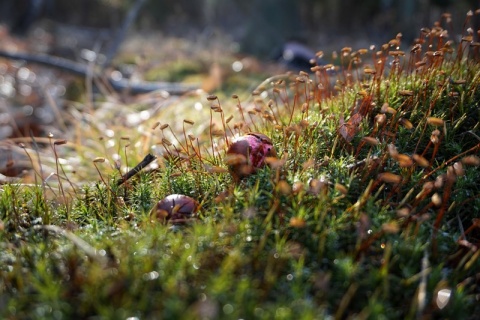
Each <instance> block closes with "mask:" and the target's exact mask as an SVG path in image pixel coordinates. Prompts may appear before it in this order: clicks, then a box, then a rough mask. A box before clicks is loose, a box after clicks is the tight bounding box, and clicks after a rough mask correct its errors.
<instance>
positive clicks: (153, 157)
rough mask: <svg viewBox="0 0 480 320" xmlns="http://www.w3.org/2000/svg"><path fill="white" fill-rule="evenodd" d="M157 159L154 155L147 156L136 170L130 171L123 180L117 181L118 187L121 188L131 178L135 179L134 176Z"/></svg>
mask: <svg viewBox="0 0 480 320" xmlns="http://www.w3.org/2000/svg"><path fill="white" fill-rule="evenodd" d="M155 159H157V157H155V156H154V155H152V154H150V153H149V154H147V155H146V156H145V158H143V160H142V161H141V162H140V163H139V164H137V165H136V166H135V168H133V169H132V170H130V171H128V172H127V173H126V174H125V175H124V176H123V177H122V179H120V180H118V181H117V185H118V186H120V185H122V184H123V183H125V181H127V180H128V179H130V178H131V177H133V176H134V175H136V174H137V173H138V172H139V171H140V170H142V169H143V168H145V167H146V166H148V165H149V164H150V163H151V162H152V161H153V160H155Z"/></svg>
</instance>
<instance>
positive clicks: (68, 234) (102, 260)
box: [34, 225, 107, 264]
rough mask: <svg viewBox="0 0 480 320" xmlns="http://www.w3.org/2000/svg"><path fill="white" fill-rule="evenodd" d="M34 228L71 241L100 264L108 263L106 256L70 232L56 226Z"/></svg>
mask: <svg viewBox="0 0 480 320" xmlns="http://www.w3.org/2000/svg"><path fill="white" fill-rule="evenodd" d="M34 228H39V229H44V230H47V231H51V232H54V233H57V234H60V235H62V236H64V237H65V238H67V239H68V240H70V241H71V242H72V243H73V244H74V245H76V246H77V247H78V248H79V249H81V250H82V251H83V252H85V254H86V255H87V256H88V257H89V258H91V259H92V260H95V261H97V262H99V263H100V264H105V263H106V262H107V258H106V257H105V256H102V255H100V254H98V252H97V250H96V249H95V248H94V247H92V246H91V245H90V244H89V243H88V242H86V241H85V240H83V239H81V238H79V237H77V236H76V235H75V234H73V233H72V232H70V231H68V230H65V229H62V228H60V227H58V226H55V225H42V226H35V227H34Z"/></svg>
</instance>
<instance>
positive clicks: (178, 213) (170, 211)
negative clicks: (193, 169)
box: [150, 194, 199, 223]
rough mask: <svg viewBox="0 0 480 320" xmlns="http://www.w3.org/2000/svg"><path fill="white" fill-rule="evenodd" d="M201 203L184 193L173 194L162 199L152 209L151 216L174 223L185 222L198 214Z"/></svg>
mask: <svg viewBox="0 0 480 320" xmlns="http://www.w3.org/2000/svg"><path fill="white" fill-rule="evenodd" d="M198 209H199V204H198V202H197V201H196V200H194V199H192V198H190V197H188V196H185V195H183V194H171V195H169V196H167V197H165V198H163V199H162V200H160V201H159V202H158V203H157V204H156V205H155V206H154V207H153V209H152V210H151V211H150V217H155V218H156V219H158V220H160V221H162V222H167V221H170V222H172V223H183V222H186V220H188V219H190V218H195V217H196V216H197V213H198Z"/></svg>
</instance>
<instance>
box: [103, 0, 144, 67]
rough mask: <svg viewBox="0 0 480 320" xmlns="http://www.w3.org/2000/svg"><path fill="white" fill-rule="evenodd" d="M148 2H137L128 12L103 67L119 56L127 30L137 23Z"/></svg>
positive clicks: (141, 0) (106, 55)
mask: <svg viewBox="0 0 480 320" xmlns="http://www.w3.org/2000/svg"><path fill="white" fill-rule="evenodd" d="M145 2H146V0H137V1H135V3H134V4H133V6H132V7H131V8H130V10H128V13H127V16H126V17H125V19H124V20H123V23H122V25H121V27H120V28H119V29H118V30H117V33H116V35H115V37H114V39H113V42H112V44H111V45H110V46H109V48H108V50H107V53H106V54H105V58H106V59H105V62H104V63H103V65H102V67H103V68H105V67H108V66H110V64H111V63H112V60H113V58H114V57H115V56H116V55H117V52H118V49H119V48H120V45H121V44H122V42H123V40H124V39H125V35H126V34H127V30H128V28H129V27H130V25H131V24H132V23H133V21H135V19H136V17H137V16H138V13H139V12H140V9H141V8H142V7H143V5H144V4H145Z"/></svg>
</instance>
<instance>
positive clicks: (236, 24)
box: [0, 0, 480, 58]
mask: <svg viewBox="0 0 480 320" xmlns="http://www.w3.org/2000/svg"><path fill="white" fill-rule="evenodd" d="M135 4H139V7H140V9H139V11H138V12H137V16H136V17H135V19H134V22H133V25H132V29H130V30H135V31H137V32H140V33H150V32H161V33H162V34H163V35H166V36H175V37H183V38H190V39H192V38H198V37H201V38H202V39H208V38H209V37H212V36H213V35H215V34H217V33H222V34H225V35H227V36H228V37H229V38H230V39H231V40H232V41H233V42H234V43H235V44H236V45H237V46H238V50H239V51H240V52H243V53H247V54H253V55H255V56H258V57H261V58H272V57H275V55H276V54H277V52H278V50H280V48H281V47H282V46H283V44H284V43H285V42H287V41H292V40H295V41H299V42H302V43H304V44H306V45H308V46H309V47H313V48H319V47H322V48H324V47H328V46H329V45H330V44H331V43H332V42H334V43H335V46H336V47H338V46H341V45H342V44H344V43H348V44H349V46H353V45H354V44H355V43H356V42H359V43H362V41H368V42H375V43H383V42H384V41H388V40H389V39H391V38H393V37H395V35H396V34H397V33H398V32H401V33H402V34H403V36H404V39H405V40H406V41H408V42H409V43H410V42H411V40H413V39H414V38H415V37H416V36H417V35H418V33H419V29H420V28H421V27H424V26H430V25H431V24H432V23H433V22H434V21H435V20H437V19H438V18H439V16H440V15H441V13H443V12H447V11H448V12H450V13H451V14H452V16H453V18H454V19H455V18H457V17H460V19H458V18H457V19H456V20H457V21H458V20H460V21H463V17H464V15H465V13H466V12H467V11H468V10H475V9H477V8H479V7H480V1H477V0H364V1H358V0H195V1H191V0H68V1H66V0H0V23H2V24H4V25H6V26H8V28H9V30H11V31H12V32H13V33H14V34H17V35H21V36H25V35H28V34H29V32H32V30H35V27H39V26H42V27H43V28H46V29H47V30H49V31H52V32H57V33H61V32H66V33H70V35H71V36H76V37H78V40H77V41H76V42H77V44H78V43H79V42H81V41H87V40H88V41H90V42H91V43H90V46H93V44H94V43H96V42H97V43H98V41H100V42H101V41H106V40H107V39H111V37H110V36H109V30H110V31H111V30H115V29H116V28H119V27H120V26H121V24H122V21H124V19H125V16H126V15H128V13H129V11H131V10H132V8H133V7H134V6H135ZM68 27H72V28H73V27H77V28H85V29H83V30H81V29H69V28H68ZM88 28H92V29H93V30H95V32H94V33H93V34H88V32H87V31H88ZM92 29H90V31H91V30H92ZM75 31H76V32H78V34H74V32H75ZM80 31H84V33H85V34H86V35H85V34H82V33H81V32H80ZM457 31H458V32H460V30H457ZM82 37H84V38H86V39H83V38H82ZM367 39H368V40H367ZM70 44H75V41H73V40H70ZM80 45H82V44H80ZM83 45H87V43H85V44H83Z"/></svg>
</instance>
